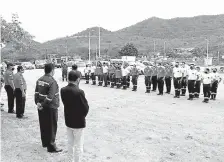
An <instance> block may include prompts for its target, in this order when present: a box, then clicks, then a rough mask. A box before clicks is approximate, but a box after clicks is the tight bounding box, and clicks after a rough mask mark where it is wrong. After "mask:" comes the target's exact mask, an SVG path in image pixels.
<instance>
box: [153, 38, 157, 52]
mask: <svg viewBox="0 0 224 162" xmlns="http://www.w3.org/2000/svg"><path fill="white" fill-rule="evenodd" d="M153 47H154V48H153V49H154V52H156V41H155V40H154V41H153Z"/></svg>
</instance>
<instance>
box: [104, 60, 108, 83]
mask: <svg viewBox="0 0 224 162" xmlns="http://www.w3.org/2000/svg"><path fill="white" fill-rule="evenodd" d="M107 75H108V66H107V65H106V63H105V62H104V63H103V80H104V86H103V87H107V83H108V82H107Z"/></svg>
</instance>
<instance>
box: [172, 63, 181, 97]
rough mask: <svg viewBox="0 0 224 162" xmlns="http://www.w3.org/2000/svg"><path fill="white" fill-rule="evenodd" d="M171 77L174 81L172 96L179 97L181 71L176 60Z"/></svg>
mask: <svg viewBox="0 0 224 162" xmlns="http://www.w3.org/2000/svg"><path fill="white" fill-rule="evenodd" d="M173 78H174V79H173V81H174V89H175V95H174V98H180V88H181V78H182V71H181V69H180V67H179V63H178V62H177V63H176V65H175V67H174V68H173Z"/></svg>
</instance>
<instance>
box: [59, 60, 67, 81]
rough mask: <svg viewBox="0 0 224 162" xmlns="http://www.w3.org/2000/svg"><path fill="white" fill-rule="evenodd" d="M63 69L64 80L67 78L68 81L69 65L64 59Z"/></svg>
mask: <svg viewBox="0 0 224 162" xmlns="http://www.w3.org/2000/svg"><path fill="white" fill-rule="evenodd" d="M61 69H62V81H64V80H66V81H68V77H67V76H68V65H67V64H66V63H65V62H64V61H63V62H62V65H61Z"/></svg>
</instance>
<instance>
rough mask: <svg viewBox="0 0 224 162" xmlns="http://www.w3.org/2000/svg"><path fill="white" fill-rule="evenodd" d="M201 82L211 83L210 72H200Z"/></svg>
mask: <svg viewBox="0 0 224 162" xmlns="http://www.w3.org/2000/svg"><path fill="white" fill-rule="evenodd" d="M202 80H203V84H211V83H212V75H211V74H210V73H208V74H206V73H204V74H202Z"/></svg>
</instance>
